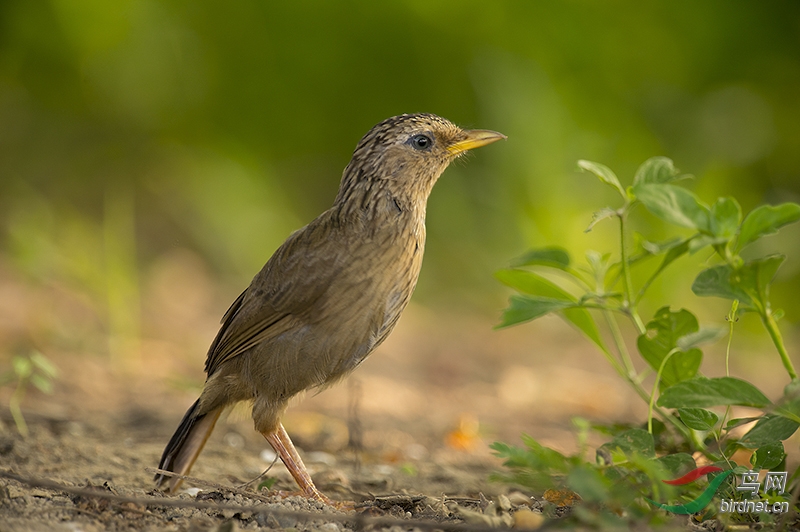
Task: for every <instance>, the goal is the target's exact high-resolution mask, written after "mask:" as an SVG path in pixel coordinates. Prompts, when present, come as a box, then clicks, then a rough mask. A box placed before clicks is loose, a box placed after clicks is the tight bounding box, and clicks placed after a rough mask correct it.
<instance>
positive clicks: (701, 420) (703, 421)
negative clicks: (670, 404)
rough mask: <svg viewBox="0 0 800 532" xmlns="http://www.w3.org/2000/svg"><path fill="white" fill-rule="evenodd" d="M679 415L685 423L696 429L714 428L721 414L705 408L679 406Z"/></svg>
mask: <svg viewBox="0 0 800 532" xmlns="http://www.w3.org/2000/svg"><path fill="white" fill-rule="evenodd" d="M678 415H679V416H680V417H681V421H682V422H683V424H684V425H686V426H687V427H689V428H690V429H694V430H713V429H714V426H715V425H716V424H717V421H719V416H718V415H717V414H715V413H714V412H711V411H709V410H706V409H704V408H679V409H678Z"/></svg>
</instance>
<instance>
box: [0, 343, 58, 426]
mask: <svg viewBox="0 0 800 532" xmlns="http://www.w3.org/2000/svg"><path fill="white" fill-rule="evenodd" d="M56 374H57V371H56V367H55V366H54V365H53V363H52V362H50V360H49V359H48V358H47V357H46V356H44V355H43V354H41V353H40V352H38V351H32V352H31V353H30V354H28V355H25V356H23V355H16V356H14V358H12V359H11V371H10V372H8V373H7V374H6V375H5V376H4V378H3V383H4V384H10V383H16V387H15V389H14V393H12V394H11V399H9V401H8V409H9V410H10V411H11V417H12V418H13V419H14V424H15V425H16V426H17V431H19V433H20V434H21V435H22V436H23V437H27V436H28V425H27V423H25V417H24V416H23V415H22V401H23V400H24V399H25V394H26V393H27V391H28V386H30V385H32V386H34V387H35V388H36V389H38V390H39V391H41V392H43V393H48V394H49V393H51V392H52V391H53V379H54V378H55V377H56Z"/></svg>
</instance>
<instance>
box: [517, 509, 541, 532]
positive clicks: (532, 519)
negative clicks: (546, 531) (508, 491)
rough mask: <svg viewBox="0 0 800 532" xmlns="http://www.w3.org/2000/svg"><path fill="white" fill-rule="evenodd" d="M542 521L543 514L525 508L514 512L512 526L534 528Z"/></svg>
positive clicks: (539, 525) (526, 528)
mask: <svg viewBox="0 0 800 532" xmlns="http://www.w3.org/2000/svg"><path fill="white" fill-rule="evenodd" d="M543 523H544V516H543V515H542V514H541V513H539V512H532V511H530V510H528V509H527V508H523V509H522V510H517V511H516V512H514V528H520V529H525V530H536V529H537V528H539V527H541V526H542V524H543Z"/></svg>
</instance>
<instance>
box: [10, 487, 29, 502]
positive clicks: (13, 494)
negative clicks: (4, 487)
mask: <svg viewBox="0 0 800 532" xmlns="http://www.w3.org/2000/svg"><path fill="white" fill-rule="evenodd" d="M24 496H25V492H24V491H22V490H21V489H19V488H18V487H16V486H8V498H9V499H19V498H21V497H24Z"/></svg>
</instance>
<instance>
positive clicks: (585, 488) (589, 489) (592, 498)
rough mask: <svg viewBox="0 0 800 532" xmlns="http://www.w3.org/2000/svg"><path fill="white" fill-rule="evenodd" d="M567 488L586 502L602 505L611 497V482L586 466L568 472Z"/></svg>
mask: <svg viewBox="0 0 800 532" xmlns="http://www.w3.org/2000/svg"><path fill="white" fill-rule="evenodd" d="M567 486H569V488H570V489H571V490H572V491H574V492H575V493H577V494H578V495H580V496H581V499H583V500H584V501H587V502H595V503H603V502H605V501H607V500H608V499H609V497H610V496H611V487H612V484H611V481H609V480H608V479H607V478H605V477H604V476H603V475H601V474H600V473H599V472H597V471H596V470H594V469H592V468H591V467H589V466H588V465H580V466H577V467H576V468H575V469H573V470H572V471H570V472H569V475H567Z"/></svg>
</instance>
